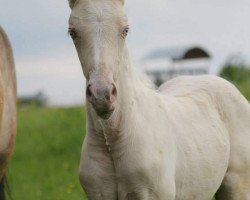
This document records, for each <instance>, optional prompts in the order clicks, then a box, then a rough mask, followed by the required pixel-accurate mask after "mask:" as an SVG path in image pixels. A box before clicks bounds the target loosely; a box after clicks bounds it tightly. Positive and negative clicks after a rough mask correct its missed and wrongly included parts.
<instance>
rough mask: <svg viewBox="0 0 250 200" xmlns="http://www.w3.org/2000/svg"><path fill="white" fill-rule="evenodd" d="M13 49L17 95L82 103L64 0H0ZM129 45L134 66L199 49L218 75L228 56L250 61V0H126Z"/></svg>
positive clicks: (81, 84)
mask: <svg viewBox="0 0 250 200" xmlns="http://www.w3.org/2000/svg"><path fill="white" fill-rule="evenodd" d="M0 2H1V4H0V5H1V7H0V25H1V26H2V27H3V28H4V29H5V30H6V32H7V33H8V35H9V38H10V40H11V42H12V46H13V49H14V54H15V60H16V68H17V79H18V93H19V95H30V94H33V93H35V92H37V91H39V90H42V91H44V92H45V94H46V95H47V96H48V97H49V101H50V103H51V104H53V105H55V104H56V105H70V104H75V103H77V104H78V103H81V102H83V99H84V93H85V92H84V91H85V88H84V85H85V80H84V77H83V75H82V71H81V67H80V64H79V61H78V58H77V55H76V51H75V49H74V46H73V43H72V41H71V39H70V38H69V37H68V35H67V27H68V25H67V22H68V16H69V14H70V9H69V8H68V3H67V0H52V1H51V0H40V1H37V0H36V1H34V0H22V1H20V0H11V1H8V0H0ZM126 10H127V13H128V17H129V21H130V26H131V31H130V33H129V37H128V46H129V48H130V50H131V57H132V60H133V61H134V63H135V66H136V67H137V68H140V59H141V58H142V57H143V56H145V54H147V53H148V52H149V51H150V50H152V49H157V48H161V47H163V48H164V47H176V46H177V47H181V46H187V45H201V46H203V47H204V48H206V49H207V50H208V51H209V52H210V54H212V56H213V69H212V72H214V71H216V70H217V69H218V67H219V66H220V65H221V64H223V63H224V62H225V60H226V58H227V57H228V56H229V55H231V54H242V55H243V56H244V57H246V59H248V60H250V59H249V58H250V22H249V19H250V1H249V0H127V1H126Z"/></svg>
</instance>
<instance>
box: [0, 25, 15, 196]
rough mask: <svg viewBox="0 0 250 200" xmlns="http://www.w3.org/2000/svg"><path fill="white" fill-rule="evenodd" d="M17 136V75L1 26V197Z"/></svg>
mask: <svg viewBox="0 0 250 200" xmlns="http://www.w3.org/2000/svg"><path fill="white" fill-rule="evenodd" d="M15 137H16V76H15V66H14V59H13V53H12V49H11V45H10V42H9V40H8V37H7V35H6V33H5V32H4V30H3V29H2V28H1V26H0V182H1V183H0V199H2V198H3V197H2V194H1V192H2V188H1V187H3V186H2V179H3V176H4V173H5V171H6V167H7V164H8V161H9V158H10V156H11V153H12V151H13V147H14V143H15Z"/></svg>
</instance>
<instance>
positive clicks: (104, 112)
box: [86, 83, 117, 119]
mask: <svg viewBox="0 0 250 200" xmlns="http://www.w3.org/2000/svg"><path fill="white" fill-rule="evenodd" d="M86 97H87V101H89V102H90V103H91V104H92V106H93V108H94V109H95V111H96V113H97V115H98V116H99V117H101V118H104V119H108V118H109V117H110V115H111V114H112V113H113V111H114V109H115V105H114V104H115V101H116V97H117V89H116V86H115V84H114V83H106V84H104V83H99V84H98V83H89V84H88V85H87V89H86Z"/></svg>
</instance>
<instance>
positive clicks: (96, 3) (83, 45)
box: [69, 0, 250, 200]
mask: <svg viewBox="0 0 250 200" xmlns="http://www.w3.org/2000/svg"><path fill="white" fill-rule="evenodd" d="M69 3H70V7H71V9H72V13H71V16H70V19H69V33H70V35H71V37H72V38H73V41H74V44H75V46H76V49H77V52H78V56H79V59H80V61H81V64H82V69H83V72H84V75H85V77H86V80H87V90H86V97H87V103H86V104H87V105H86V106H87V134H86V137H85V140H84V144H83V150H82V156H81V163H80V182H81V184H82V186H83V188H84V189H85V191H86V193H87V196H88V198H89V199H90V200H118V199H119V200H149V199H154V200H210V199H211V198H212V196H213V195H214V194H215V193H216V192H217V191H218V192H217V193H216V198H217V200H250V145H249V141H250V106H249V104H248V102H247V101H246V99H245V98H244V97H243V96H242V95H241V94H240V93H239V91H238V90H237V89H235V87H234V86H233V85H231V84H230V83H228V82H227V81H225V80H223V79H220V78H217V77H214V76H199V77H187V76H186V77H180V78H176V79H173V80H171V81H169V82H167V83H165V84H164V85H162V86H161V87H160V89H159V91H154V90H153V89H151V88H150V87H148V86H146V85H145V83H143V81H141V80H140V78H138V76H137V75H136V73H135V72H134V70H133V68H132V67H131V64H130V61H129V56H128V51H127V48H126V45H125V38H126V35H127V33H128V21H127V17H126V14H125V12H124V8H123V4H124V2H123V1H122V0H70V2H69ZM218 189H219V190H218Z"/></svg>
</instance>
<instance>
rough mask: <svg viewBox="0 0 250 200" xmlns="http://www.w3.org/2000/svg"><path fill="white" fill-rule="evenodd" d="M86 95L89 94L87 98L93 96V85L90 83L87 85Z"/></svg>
mask: <svg viewBox="0 0 250 200" xmlns="http://www.w3.org/2000/svg"><path fill="white" fill-rule="evenodd" d="M86 95H87V98H90V97H92V96H93V92H92V91H91V85H90V84H88V86H87V89H86Z"/></svg>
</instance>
